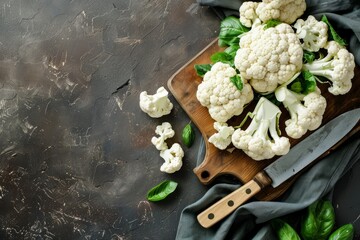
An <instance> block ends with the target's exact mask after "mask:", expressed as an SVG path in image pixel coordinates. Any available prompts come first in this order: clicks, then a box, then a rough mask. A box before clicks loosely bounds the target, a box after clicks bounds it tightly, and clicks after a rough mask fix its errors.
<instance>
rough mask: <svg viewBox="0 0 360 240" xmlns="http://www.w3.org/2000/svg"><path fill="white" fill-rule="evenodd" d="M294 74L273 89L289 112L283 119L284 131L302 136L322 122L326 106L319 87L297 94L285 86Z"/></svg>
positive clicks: (291, 135) (295, 76)
mask: <svg viewBox="0 0 360 240" xmlns="http://www.w3.org/2000/svg"><path fill="white" fill-rule="evenodd" d="M299 74H300V73H298V74H296V75H294V77H293V78H292V79H290V80H289V82H287V83H286V84H283V85H281V86H280V87H279V88H278V89H276V91H275V96H276V99H277V100H278V101H280V102H282V103H283V104H284V106H285V107H286V108H287V110H288V111H289V113H290V117H291V118H290V119H288V120H286V121H285V125H286V127H285V131H286V133H287V135H288V136H290V137H292V138H295V139H297V138H300V137H302V136H303V135H304V134H305V133H306V132H307V131H308V130H311V131H312V130H315V129H317V128H318V127H319V126H320V125H321V122H322V119H323V114H324V112H325V108H326V99H325V98H324V97H323V96H322V95H321V92H320V89H318V88H317V87H316V89H315V91H313V92H310V93H309V94H306V95H305V94H299V93H296V92H294V91H292V90H290V89H288V88H287V86H288V85H289V84H290V83H291V82H292V81H293V80H294V79H296V78H297V77H298V75H299Z"/></svg>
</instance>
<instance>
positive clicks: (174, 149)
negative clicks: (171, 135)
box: [160, 143, 184, 173]
mask: <svg viewBox="0 0 360 240" xmlns="http://www.w3.org/2000/svg"><path fill="white" fill-rule="evenodd" d="M160 157H162V158H163V159H164V160H165V162H164V163H163V164H162V165H161V167H160V171H162V172H166V173H174V172H176V171H179V170H180V168H181V167H182V164H183V162H182V159H183V157H184V151H183V149H182V148H181V146H180V144H178V143H174V144H173V145H172V146H171V148H169V149H165V150H163V151H161V152H160Z"/></svg>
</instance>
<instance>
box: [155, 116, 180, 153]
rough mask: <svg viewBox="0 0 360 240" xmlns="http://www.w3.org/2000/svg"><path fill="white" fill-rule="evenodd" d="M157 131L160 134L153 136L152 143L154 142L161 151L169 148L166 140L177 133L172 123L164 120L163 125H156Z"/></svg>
mask: <svg viewBox="0 0 360 240" xmlns="http://www.w3.org/2000/svg"><path fill="white" fill-rule="evenodd" d="M155 133H156V134H157V135H159V137H155V136H154V137H152V138H151V143H152V144H154V146H155V147H156V149H157V150H159V151H161V150H165V149H168V145H167V144H166V142H165V140H166V139H168V138H172V137H173V136H174V135H175V131H174V130H173V129H172V126H171V124H170V123H168V122H163V123H162V124H161V125H159V126H156V129H155Z"/></svg>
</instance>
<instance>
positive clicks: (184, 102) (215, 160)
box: [168, 39, 360, 200]
mask: <svg viewBox="0 0 360 240" xmlns="http://www.w3.org/2000/svg"><path fill="white" fill-rule="evenodd" d="M221 50H222V49H221V48H220V47H219V46H218V44H217V39H215V40H214V41H213V42H211V43H210V44H209V45H208V46H207V47H206V48H205V49H204V50H202V51H201V52H200V53H199V54H197V55H196V56H195V57H194V58H193V59H191V60H190V61H189V62H188V63H187V64H185V65H184V66H183V67H182V68H180V69H179V70H178V71H177V72H176V73H175V74H174V75H173V76H172V77H171V78H170V79H169V80H168V88H169V90H170V91H171V93H172V94H173V96H174V97H175V99H176V100H177V101H178V102H179V104H180V105H181V107H182V108H183V109H184V110H185V112H186V113H187V114H188V115H189V117H190V119H191V120H192V121H193V123H194V124H195V125H196V126H197V127H198V128H199V130H200V132H201V134H202V136H203V138H204V140H205V147H206V152H205V157H204V160H203V162H202V164H201V165H199V166H198V167H196V168H195V169H194V173H195V174H196V176H197V177H198V179H199V180H200V182H201V183H203V184H210V183H211V182H212V181H213V180H214V179H215V178H216V177H218V176H220V175H224V174H230V175H232V176H235V177H237V178H238V179H239V180H240V181H241V182H243V183H244V182H248V181H249V180H251V179H252V178H253V177H254V176H255V174H256V173H258V172H259V171H260V170H262V169H263V168H264V167H266V166H267V165H269V164H270V163H271V162H273V161H274V160H275V159H276V158H277V157H274V158H273V159H270V160H263V161H255V160H253V159H251V158H250V157H248V156H247V155H246V154H245V153H243V152H242V151H241V150H239V149H235V150H234V151H233V152H231V153H230V152H229V151H226V150H225V151H222V150H219V149H217V148H216V147H214V145H212V144H211V143H209V142H208V139H209V137H210V136H211V135H212V134H214V133H216V130H215V129H214V128H213V123H214V120H213V119H212V118H211V117H210V115H209V113H208V110H207V108H205V107H203V106H201V104H200V103H199V101H198V100H197V98H196V91H197V86H198V85H199V84H200V83H201V81H202V78H201V77H199V76H197V74H196V72H195V70H194V65H195V64H208V63H210V56H211V55H212V54H213V53H215V52H218V51H221ZM359 78H360V69H359V67H358V66H357V67H356V69H355V77H354V79H353V80H352V82H353V87H352V89H351V91H350V92H349V93H347V94H345V95H340V96H334V95H332V94H330V93H329V92H328V91H327V88H328V87H329V85H328V84H321V85H320V86H319V87H320V89H321V92H322V95H323V96H324V97H325V98H326V99H327V108H326V111H325V114H324V119H323V124H325V123H326V122H328V121H329V120H331V119H333V118H334V117H336V116H338V115H340V114H341V113H343V112H346V111H348V110H351V109H354V108H358V107H360V96H359V95H360V90H359V89H360V79H359ZM255 105H256V102H255V101H254V102H253V103H251V104H250V105H249V106H247V107H246V108H245V109H244V112H243V113H242V114H241V115H240V116H236V117H234V118H232V119H230V120H229V123H230V125H233V126H236V125H239V123H240V122H241V120H242V119H243V118H244V116H245V115H246V113H247V112H248V111H252V110H253V109H254V107H255ZM281 109H282V110H283V111H282V114H281V117H280V129H281V130H282V135H283V136H286V133H285V130H284V127H285V126H284V120H286V119H288V118H289V115H288V112H287V111H286V110H285V109H283V108H281ZM250 120H251V119H248V121H249V122H250ZM357 130H359V127H356V130H355V129H354V130H353V131H352V133H351V134H354V133H355V132H357ZM309 134H310V133H309V132H308V133H307V134H306V135H305V136H303V137H302V138H300V139H291V138H289V139H290V143H291V146H294V145H296V144H297V143H298V142H300V141H301V140H302V139H303V138H305V137H306V136H307V135H309ZM351 134H349V136H350V135H351ZM295 178H296V177H293V178H291V179H290V180H288V181H287V182H285V183H283V184H282V185H280V186H279V187H277V188H275V189H274V188H272V187H271V186H270V187H268V188H267V189H264V191H262V192H261V193H260V194H258V195H257V196H256V198H257V199H259V200H272V199H275V198H277V197H279V196H280V195H281V194H282V193H284V192H285V190H286V189H288V188H289V187H290V185H291V184H292V183H293V182H294V180H295Z"/></svg>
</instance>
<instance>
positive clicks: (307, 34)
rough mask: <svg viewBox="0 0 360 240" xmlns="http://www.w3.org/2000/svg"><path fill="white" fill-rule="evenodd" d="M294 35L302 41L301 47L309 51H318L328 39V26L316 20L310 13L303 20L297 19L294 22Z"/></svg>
mask: <svg viewBox="0 0 360 240" xmlns="http://www.w3.org/2000/svg"><path fill="white" fill-rule="evenodd" d="M294 28H295V29H296V35H297V36H298V38H299V39H301V41H302V47H303V48H304V49H305V50H307V51H310V52H318V51H319V50H320V49H321V48H324V47H325V45H326V43H327V39H328V34H327V33H328V26H327V24H326V23H325V22H323V21H318V20H316V18H315V17H314V16H312V15H310V16H308V18H307V19H306V20H305V21H304V20H303V19H298V20H297V21H296V23H295V24H294Z"/></svg>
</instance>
